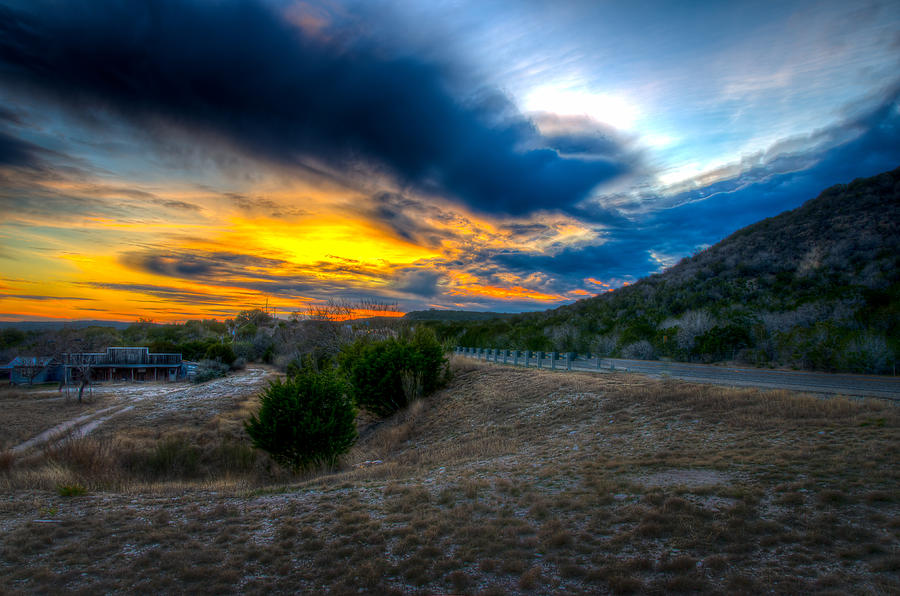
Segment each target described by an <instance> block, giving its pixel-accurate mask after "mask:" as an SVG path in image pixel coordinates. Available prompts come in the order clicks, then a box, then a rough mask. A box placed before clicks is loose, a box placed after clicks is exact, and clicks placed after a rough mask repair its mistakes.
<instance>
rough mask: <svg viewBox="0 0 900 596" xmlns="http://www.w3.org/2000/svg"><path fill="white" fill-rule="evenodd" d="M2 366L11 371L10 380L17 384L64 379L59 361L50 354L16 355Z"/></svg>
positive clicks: (54, 381) (52, 381) (51, 381)
mask: <svg viewBox="0 0 900 596" xmlns="http://www.w3.org/2000/svg"><path fill="white" fill-rule="evenodd" d="M2 368H3V369H4V370H6V371H8V372H9V382H10V383H14V384H16V385H22V384H26V383H27V384H29V385H31V384H33V383H56V382H59V381H61V380H62V379H63V371H62V367H61V366H60V363H59V361H58V360H56V359H55V358H53V357H50V356H16V357H15V358H13V359H12V360H10V361H9V364H6V365H4V366H3V367H2ZM4 376H5V375H4Z"/></svg>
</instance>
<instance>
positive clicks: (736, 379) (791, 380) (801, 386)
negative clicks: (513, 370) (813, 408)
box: [454, 347, 900, 403]
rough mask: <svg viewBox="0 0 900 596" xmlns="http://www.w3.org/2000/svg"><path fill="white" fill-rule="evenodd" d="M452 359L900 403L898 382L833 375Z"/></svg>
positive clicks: (493, 353)
mask: <svg viewBox="0 0 900 596" xmlns="http://www.w3.org/2000/svg"><path fill="white" fill-rule="evenodd" d="M454 353H455V354H460V355H463V356H467V357H470V358H476V359H478V360H482V361H487V362H496V363H498V364H508V365H513V366H524V367H528V368H545V369H551V370H553V369H557V370H569V371H582V372H589V371H617V372H619V371H621V372H636V373H643V374H649V375H655V376H667V377H671V378H674V379H681V380H684V381H690V382H700V383H712V384H716V385H725V386H733V387H760V388H765V389H776V388H777V389H789V390H792V391H801V392H809V393H820V394H839V395H848V396H868V397H880V398H884V399H889V400H892V401H896V402H898V403H900V377H889V376H881V375H851V374H833V373H821V372H814V371H789V370H779V369H771V370H770V369H758V368H743V367H738V366H722V365H719V366H714V365H709V364H693V363H687V362H670V361H655V360H627V359H622V358H601V357H599V356H595V357H591V356H590V355H588V357H587V358H585V357H582V356H580V355H578V354H576V353H574V352H569V353H566V354H559V353H558V352H541V351H536V350H505V349H497V348H465V347H456V348H454Z"/></svg>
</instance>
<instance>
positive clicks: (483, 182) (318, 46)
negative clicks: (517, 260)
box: [0, 0, 630, 214]
mask: <svg viewBox="0 0 900 596" xmlns="http://www.w3.org/2000/svg"><path fill="white" fill-rule="evenodd" d="M339 37H340V36H337V35H335V36H332V37H331V39H337V38H339ZM345 37H346V36H345ZM324 39H325V38H324V36H320V37H313V36H310V35H306V34H304V33H303V32H302V31H301V29H300V28H298V27H295V26H292V25H290V24H288V23H287V22H286V21H285V20H283V19H281V18H280V17H279V16H278V15H276V14H275V13H274V12H272V11H271V10H269V9H268V8H267V7H266V6H264V5H262V4H261V3H259V2H254V1H250V0H243V1H226V2H202V1H182V2H176V1H175V0H159V1H154V2H150V1H130V0H128V1H125V0H119V1H117V0H102V1H97V2H91V3H73V4H68V3H63V4H59V3H37V4H36V5H34V6H32V5H29V8H27V9H23V10H14V9H11V8H4V9H0V77H2V80H3V81H5V82H6V83H7V84H8V85H9V86H10V87H13V86H15V87H16V88H19V89H22V88H24V89H27V93H31V94H36V95H40V96H41V97H49V98H51V99H56V100H57V101H59V103H61V104H62V105H65V106H68V107H70V108H72V109H74V110H76V111H79V112H80V113H82V114H90V113H93V112H96V111H98V110H107V111H110V112H113V113H116V114H119V115H121V116H123V117H125V118H127V119H128V120H130V121H132V122H134V123H136V124H138V125H140V126H145V127H152V126H156V125H164V126H177V127H181V128H183V129H187V130H188V131H190V132H193V133H199V134H200V135H202V136H205V137H206V138H207V139H208V140H210V141H214V140H217V139H223V138H224V139H227V140H229V141H230V142H231V143H233V144H234V145H236V146H238V147H240V148H241V149H243V150H245V151H247V152H248V153H251V154H253V155H255V156H259V157H263V158H266V159H269V160H273V161H277V162H280V163H286V164H292V165H301V164H302V163H303V162H304V161H307V160H308V159H315V160H324V161H325V162H327V163H329V164H330V165H331V166H332V167H336V168H339V169H345V170H347V171H351V170H353V169H354V168H355V167H358V165H359V162H365V163H367V164H369V165H371V166H376V167H386V168H387V169H388V170H389V171H390V172H391V173H392V174H394V175H395V176H396V177H397V178H398V180H399V181H400V182H401V183H402V184H405V185H409V186H410V187H413V188H415V189H417V190H419V191H423V192H426V193H428V192H433V193H438V194H444V195H450V196H452V197H455V198H457V199H459V200H461V201H463V202H465V203H466V204H468V205H469V206H470V207H472V208H474V209H477V210H480V211H482V212H489V213H508V214H521V213H528V212H531V211H534V210H536V209H563V210H566V209H570V208H572V207H573V205H575V204H576V203H578V202H579V201H580V200H581V199H583V198H584V197H585V196H586V195H587V194H588V193H589V192H590V191H591V190H592V189H593V188H595V187H596V186H597V185H598V184H600V183H602V182H604V181H607V180H610V179H612V178H614V177H616V176H619V175H621V174H623V173H626V172H627V171H628V170H629V168H630V165H629V162H628V161H627V160H626V159H624V158H623V157H622V153H621V152H620V151H617V150H616V148H615V146H614V143H610V144H607V145H604V146H603V148H602V149H603V151H602V158H597V156H595V155H593V154H592V156H591V159H579V158H574V157H572V158H566V157H561V156H560V154H559V152H557V151H556V150H554V149H553V148H550V147H548V146H546V145H543V146H542V145H541V139H540V135H539V133H538V132H537V130H536V129H535V127H534V126H533V125H532V124H531V123H530V122H529V121H527V120H525V119H524V118H523V117H522V116H520V115H518V114H517V113H516V112H515V110H514V109H513V108H512V106H511V105H510V104H509V102H508V101H506V100H505V99H504V98H502V97H501V96H499V95H497V94H491V93H487V94H483V97H486V98H487V99H481V100H479V101H477V102H474V101H473V102H464V101H461V100H459V99H458V98H457V97H456V96H455V95H454V93H452V92H451V91H450V88H449V85H450V83H449V78H448V76H447V72H446V70H445V69H443V68H441V67H439V66H436V65H435V64H431V63H426V62H423V61H421V60H419V59H416V58H413V57H405V56H398V55H396V54H390V53H389V52H387V51H384V50H382V49H380V48H373V47H366V46H365V45H364V43H363V42H362V41H359V40H355V41H354V42H353V43H349V42H346V41H345V42H343V43H340V44H339V43H337V42H334V41H325V40H324ZM573 143H574V144H573ZM579 143H581V141H576V140H570V141H569V142H568V144H567V145H566V148H568V149H575V148H579V147H580V148H582V149H585V148H586V147H582V145H581V144H579ZM557 144H559V143H557ZM575 145H578V147H576V146H575ZM523 147H527V149H522V148H523ZM594 149H597V147H591V150H592V151H593V150H594Z"/></svg>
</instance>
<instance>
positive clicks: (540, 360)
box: [537, 352, 544, 368]
mask: <svg viewBox="0 0 900 596" xmlns="http://www.w3.org/2000/svg"><path fill="white" fill-rule="evenodd" d="M537 364H538V368H544V353H543V352H538V353H537Z"/></svg>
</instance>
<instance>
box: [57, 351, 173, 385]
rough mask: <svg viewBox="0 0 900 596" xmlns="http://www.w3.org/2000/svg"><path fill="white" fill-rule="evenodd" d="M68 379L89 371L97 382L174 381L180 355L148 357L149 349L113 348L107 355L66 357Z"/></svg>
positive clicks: (163, 354) (164, 354) (89, 354)
mask: <svg viewBox="0 0 900 596" xmlns="http://www.w3.org/2000/svg"><path fill="white" fill-rule="evenodd" d="M63 361H64V364H65V366H66V368H67V369H68V370H69V374H70V376H69V378H70V379H72V378H77V377H79V376H80V375H81V374H83V371H85V370H90V373H91V377H92V379H93V380H96V381H175V380H176V379H178V378H179V377H180V376H183V373H182V361H181V354H174V353H162V354H151V353H150V348H141V347H115V348H106V352H93V353H92V352H86V353H80V354H65V355H64V356H63Z"/></svg>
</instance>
